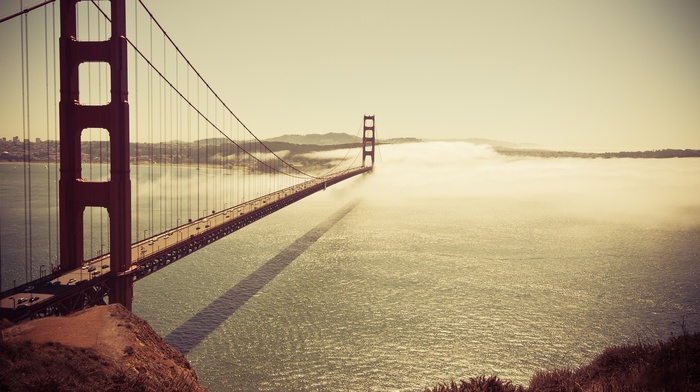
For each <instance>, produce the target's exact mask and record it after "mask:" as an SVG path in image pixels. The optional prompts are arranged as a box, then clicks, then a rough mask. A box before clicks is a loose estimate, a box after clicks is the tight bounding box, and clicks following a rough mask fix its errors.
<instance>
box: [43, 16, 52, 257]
mask: <svg viewBox="0 0 700 392" xmlns="http://www.w3.org/2000/svg"><path fill="white" fill-rule="evenodd" d="M48 35H49V20H48V10H47V8H46V7H44V79H45V82H46V85H45V86H46V161H47V162H46V207H47V211H48V227H47V228H48V244H49V253H48V257H49V262H50V261H51V249H52V241H51V239H52V238H51V170H50V169H49V166H48V165H49V164H50V163H51V162H50V158H49V156H50V154H51V149H50V148H49V147H50V146H51V142H50V141H49V140H51V133H50V132H51V131H50V128H51V126H50V124H49V121H50V120H49V119H50V114H49V37H48Z"/></svg>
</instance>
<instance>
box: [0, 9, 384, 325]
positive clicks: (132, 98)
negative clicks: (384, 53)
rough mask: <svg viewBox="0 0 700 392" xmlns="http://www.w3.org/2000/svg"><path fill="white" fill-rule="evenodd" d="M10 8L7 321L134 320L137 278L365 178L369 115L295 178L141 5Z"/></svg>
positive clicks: (282, 155) (371, 129)
mask: <svg viewBox="0 0 700 392" xmlns="http://www.w3.org/2000/svg"><path fill="white" fill-rule="evenodd" d="M19 5H20V6H19V9H17V10H12V11H11V12H6V11H3V10H2V9H0V12H2V13H0V18H1V19H0V37H3V38H2V40H3V42H2V45H3V52H4V60H2V61H3V64H2V69H3V70H2V71H1V72H2V75H0V78H2V79H0V82H2V85H3V86H4V87H3V88H4V90H5V91H4V92H5V94H4V95H5V96H9V97H11V98H12V99H11V101H7V103H6V102H5V101H3V109H4V112H3V115H2V117H3V124H2V126H3V127H5V128H6V129H12V130H15V131H16V133H17V134H21V137H20V136H16V137H14V138H13V139H12V140H9V139H8V138H6V137H5V138H2V143H3V146H6V148H7V149H6V150H3V151H2V156H0V160H1V161H5V163H2V164H1V165H0V170H2V174H1V175H0V274H1V275H0V292H1V293H0V318H6V319H9V320H13V321H17V320H22V319H27V318H37V317H45V316H53V315H64V314H68V313H70V312H73V311H76V310H79V309H83V308H85V307H88V306H94V305H99V304H104V303H107V302H109V303H121V304H123V305H124V306H125V307H127V308H128V309H131V303H132V300H133V284H134V282H136V281H138V280H139V279H141V278H143V277H145V276H148V275H149V274H152V273H154V272H156V271H158V270H160V269H161V268H163V267H165V266H167V265H170V264H172V263H174V262H175V261H177V260H179V259H181V258H182V257H184V256H186V255H188V254H191V253H192V252H196V251H197V250H199V249H201V248H202V247H205V246H207V245H209V244H211V243H213V242H214V241H216V240H218V239H220V238H222V237H224V236H226V235H228V234H231V233H233V232H234V231H236V230H239V229H241V228H243V227H245V226H247V225H249V224H251V223H253V222H255V221H257V220H259V219H261V218H263V217H265V216H267V215H269V214H271V213H273V212H275V211H278V210H280V209H282V208H284V207H286V206H288V205H290V204H292V203H294V202H296V201H298V200H301V199H303V198H305V197H307V196H309V195H312V194H314V193H315V192H318V191H321V190H325V189H326V188H327V187H329V186H332V185H334V184H337V183H339V182H341V181H344V180H347V179H350V178H353V177H355V176H358V175H360V174H364V173H369V172H371V170H372V167H373V165H374V151H375V123H374V116H372V115H365V116H364V117H363V118H362V122H361V125H360V127H359V128H358V134H357V136H356V137H357V141H356V143H353V144H352V145H350V146H347V147H348V149H347V151H346V152H345V155H344V157H342V158H340V157H339V158H336V159H334V160H332V161H319V162H316V164H314V165H309V164H308V160H306V161H305V162H307V164H301V163H300V162H299V160H300V157H299V156H296V155H293V154H289V153H286V152H285V151H283V150H275V149H273V148H272V147H270V145H269V144H270V143H265V142H263V141H262V140H261V139H259V138H258V137H257V136H256V135H255V134H254V133H253V132H252V131H251V130H250V129H249V128H248V127H247V126H246V125H245V124H244V123H243V122H242V121H241V120H240V119H239V117H238V116H236V114H234V112H233V111H232V110H231V109H230V108H229V106H228V105H227V104H226V103H224V101H223V100H222V99H221V98H220V96H219V95H218V94H217V93H216V92H215V91H214V89H213V88H212V86H211V85H210V84H209V83H208V82H207V81H205V79H204V78H203V77H202V75H201V74H200V72H199V71H197V69H196V68H195V67H194V65H193V63H192V62H191V61H190V60H189V59H188V58H187V57H186V56H185V55H184V54H183V53H182V51H181V50H180V49H179V48H178V46H177V45H176V44H175V42H174V41H173V40H172V39H171V38H170V36H169V35H168V34H167V33H166V31H165V29H164V28H163V26H161V24H160V23H158V21H157V20H156V19H155V17H154V16H153V14H152V13H151V12H150V11H149V10H148V8H147V7H146V6H145V4H144V3H143V2H142V1H141V0H132V1H127V0H103V1H95V0H84V1H81V0H60V1H56V0H52V1H45V2H41V3H39V4H34V5H31V6H28V7H24V6H23V2H22V1H20V2H19ZM360 133H361V135H360ZM42 139H43V140H42ZM3 148H5V147H3ZM353 151H354V155H353V154H352V153H353Z"/></svg>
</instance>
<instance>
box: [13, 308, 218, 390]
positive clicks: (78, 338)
mask: <svg viewBox="0 0 700 392" xmlns="http://www.w3.org/2000/svg"><path fill="white" fill-rule="evenodd" d="M0 337H1V338H2V339H0V369H2V370H3V371H2V372H0V391H71V392H74V391H86V392H87V391H114V392H116V391H182V392H185V391H188V392H189V391H193V392H198V391H201V392H204V391H206V389H205V388H204V387H202V386H201V385H200V384H199V382H198V381H197V374H196V373H195V371H194V369H192V367H191V366H190V363H189V362H188V361H187V359H186V358H185V357H184V356H183V355H182V354H180V353H179V352H178V351H176V350H175V349H174V348H172V347H170V346H169V345H168V344H167V343H165V341H164V340H163V339H162V338H161V337H160V336H158V334H156V332H155V331H154V330H153V329H152V328H151V327H150V326H149V325H148V323H147V322H145V321H144V320H142V319H141V318H139V317H138V316H136V315H134V314H132V313H131V312H129V311H128V310H126V309H125V308H124V307H123V306H121V305H118V304H117V305H106V306H97V307H94V308H89V309H86V310H83V311H80V312H77V313H75V314H73V315H71V316H67V317H48V318H44V319H38V320H33V321H29V322H26V323H21V324H18V325H15V326H11V327H8V328H6V329H4V330H2V331H1V335H0Z"/></svg>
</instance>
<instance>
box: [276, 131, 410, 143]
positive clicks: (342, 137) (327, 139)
mask: <svg viewBox="0 0 700 392" xmlns="http://www.w3.org/2000/svg"><path fill="white" fill-rule="evenodd" d="M264 142H265V143H269V142H282V143H291V144H298V145H315V146H337V145H340V144H353V143H362V137H355V136H352V135H348V134H347V133H335V132H331V133H324V134H318V133H310V134H307V135H282V136H277V137H273V138H270V139H265V140H264ZM377 142H378V143H382V144H399V143H418V142H422V140H421V139H416V138H414V137H401V138H393V139H378V140H377Z"/></svg>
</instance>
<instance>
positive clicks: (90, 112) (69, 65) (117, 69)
mask: <svg viewBox="0 0 700 392" xmlns="http://www.w3.org/2000/svg"><path fill="white" fill-rule="evenodd" d="M79 2H80V0H62V1H61V38H60V62H61V63H60V64H61V71H60V73H61V101H60V103H59V116H60V138H61V141H60V147H61V153H60V164H61V178H60V182H59V207H60V234H59V236H60V248H61V263H60V265H61V269H63V270H64V271H65V270H70V269H74V268H79V267H80V266H81V265H82V264H83V261H84V260H83V252H84V247H85V244H84V233H83V224H84V222H83V214H84V212H85V208H86V207H103V208H106V209H107V212H108V214H109V228H110V239H109V241H110V246H109V249H110V259H111V268H110V273H111V274H112V279H111V281H110V290H109V302H110V303H121V304H122V305H124V306H126V308H127V309H131V301H132V298H133V287H132V285H133V278H132V276H131V274H130V273H129V271H130V267H131V179H130V177H129V175H130V172H129V103H128V99H127V98H128V83H127V50H126V49H127V46H126V45H127V43H126V39H125V38H124V37H126V5H125V0H109V4H110V7H111V8H110V9H111V14H110V18H111V36H110V38H109V39H107V40H106V41H78V38H79V37H78V35H77V10H76V8H77V5H78V3H79ZM101 3H103V4H104V2H101ZM96 62H101V63H106V64H107V65H109V74H110V76H109V81H103V82H102V83H104V84H105V85H109V86H111V95H110V101H109V102H108V103H106V104H104V105H91V104H90V103H86V102H82V103H81V102H80V87H81V86H80V85H79V72H78V71H79V67H80V65H81V64H85V63H96ZM85 88H87V86H85ZM86 95H87V94H86ZM87 128H101V129H105V130H106V131H107V133H108V134H109V146H110V179H109V181H105V182H94V181H86V180H85V179H83V178H82V167H81V158H82V157H81V148H80V144H81V143H80V141H81V133H82V132H83V131H84V130H85V129H87Z"/></svg>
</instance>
